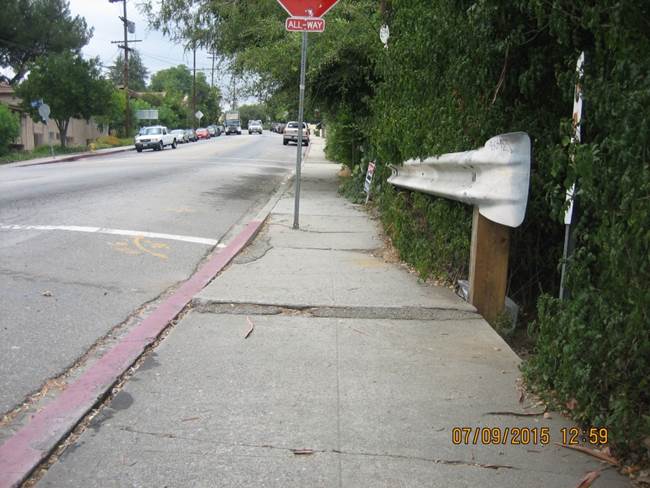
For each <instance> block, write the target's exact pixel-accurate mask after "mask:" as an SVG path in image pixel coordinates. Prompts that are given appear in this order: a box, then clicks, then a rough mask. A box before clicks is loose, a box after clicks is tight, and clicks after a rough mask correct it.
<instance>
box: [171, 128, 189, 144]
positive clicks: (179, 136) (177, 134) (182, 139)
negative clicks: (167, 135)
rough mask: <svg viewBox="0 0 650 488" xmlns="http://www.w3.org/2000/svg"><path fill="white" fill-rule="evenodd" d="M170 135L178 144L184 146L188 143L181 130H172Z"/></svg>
mask: <svg viewBox="0 0 650 488" xmlns="http://www.w3.org/2000/svg"><path fill="white" fill-rule="evenodd" d="M171 133H172V134H173V135H174V136H175V137H176V142H177V143H178V144H185V143H186V142H190V140H189V139H188V138H187V134H185V131H184V130H183V129H174V130H173V131H172V132H171Z"/></svg>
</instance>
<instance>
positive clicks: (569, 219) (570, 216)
mask: <svg viewBox="0 0 650 488" xmlns="http://www.w3.org/2000/svg"><path fill="white" fill-rule="evenodd" d="M584 65H585V53H584V51H583V52H582V53H581V54H580V57H579V58H578V62H577V63H576V73H577V78H578V80H577V82H576V86H575V92H574V97H573V138H572V140H571V143H572V144H580V143H582V135H583V134H582V133H583V128H582V112H583V109H584V101H583V86H582V84H583V79H584V74H585V72H584ZM566 199H567V201H568V202H569V208H568V209H567V211H566V213H565V214H564V224H565V226H564V250H563V253H562V272H561V276H560V294H559V298H560V300H568V299H569V298H570V290H568V289H567V286H566V275H567V272H568V261H569V259H570V258H571V256H573V251H574V248H575V238H576V236H575V228H574V225H573V224H574V221H575V220H576V217H577V214H578V213H579V202H578V181H575V182H574V183H573V186H572V187H571V188H570V189H569V190H567V196H566Z"/></svg>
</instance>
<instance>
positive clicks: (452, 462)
mask: <svg viewBox="0 0 650 488" xmlns="http://www.w3.org/2000/svg"><path fill="white" fill-rule="evenodd" d="M118 430H121V431H123V432H128V433H131V434H140V435H149V436H153V437H158V438H161V439H176V440H182V441H190V442H200V443H204V444H212V445H217V446H222V447H226V448H238V447H240V448H252V449H272V450H277V451H284V452H290V453H292V454H294V455H305V454H312V453H313V454H317V453H320V454H338V455H341V456H363V457H377V458H389V459H400V460H405V461H423V462H429V463H433V464H444V465H447V466H463V467H474V468H483V469H492V470H499V469H515V470H518V469H519V468H517V467H515V466H510V465H507V464H486V463H473V462H469V461H463V460H461V459H440V458H429V457H425V456H412V455H407V454H393V453H376V452H367V451H348V450H342V449H305V448H302V447H301V448H296V447H287V446H278V445H274V444H253V443H246V442H242V443H229V442H219V441H215V440H214V439H203V438H196V437H187V436H182V435H177V434H172V433H170V432H150V431H145V430H137V429H134V428H132V427H129V426H126V427H118Z"/></svg>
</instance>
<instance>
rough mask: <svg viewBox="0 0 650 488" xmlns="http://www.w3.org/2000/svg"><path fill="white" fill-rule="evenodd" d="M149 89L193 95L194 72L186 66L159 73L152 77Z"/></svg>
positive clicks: (182, 65)
mask: <svg viewBox="0 0 650 488" xmlns="http://www.w3.org/2000/svg"><path fill="white" fill-rule="evenodd" d="M149 89H150V90H151V91H155V92H175V93H183V94H185V95H188V94H191V93H192V72H191V71H190V69H189V68H188V67H187V66H185V65H184V64H180V65H178V66H175V67H173V68H167V69H163V70H160V71H157V72H156V73H154V74H153V75H152V76H151V83H150V84H149Z"/></svg>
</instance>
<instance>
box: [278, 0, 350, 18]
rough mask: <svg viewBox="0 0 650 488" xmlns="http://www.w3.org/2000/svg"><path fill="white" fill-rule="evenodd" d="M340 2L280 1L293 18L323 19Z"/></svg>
mask: <svg viewBox="0 0 650 488" xmlns="http://www.w3.org/2000/svg"><path fill="white" fill-rule="evenodd" d="M338 1H339V0H278V3H279V4H280V5H282V6H283V7H284V9H285V10H286V11H287V12H289V15H291V16H293V17H322V16H323V15H325V14H326V13H327V11H328V10H329V9H331V8H332V7H333V6H334V5H336V3H337V2H338Z"/></svg>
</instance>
